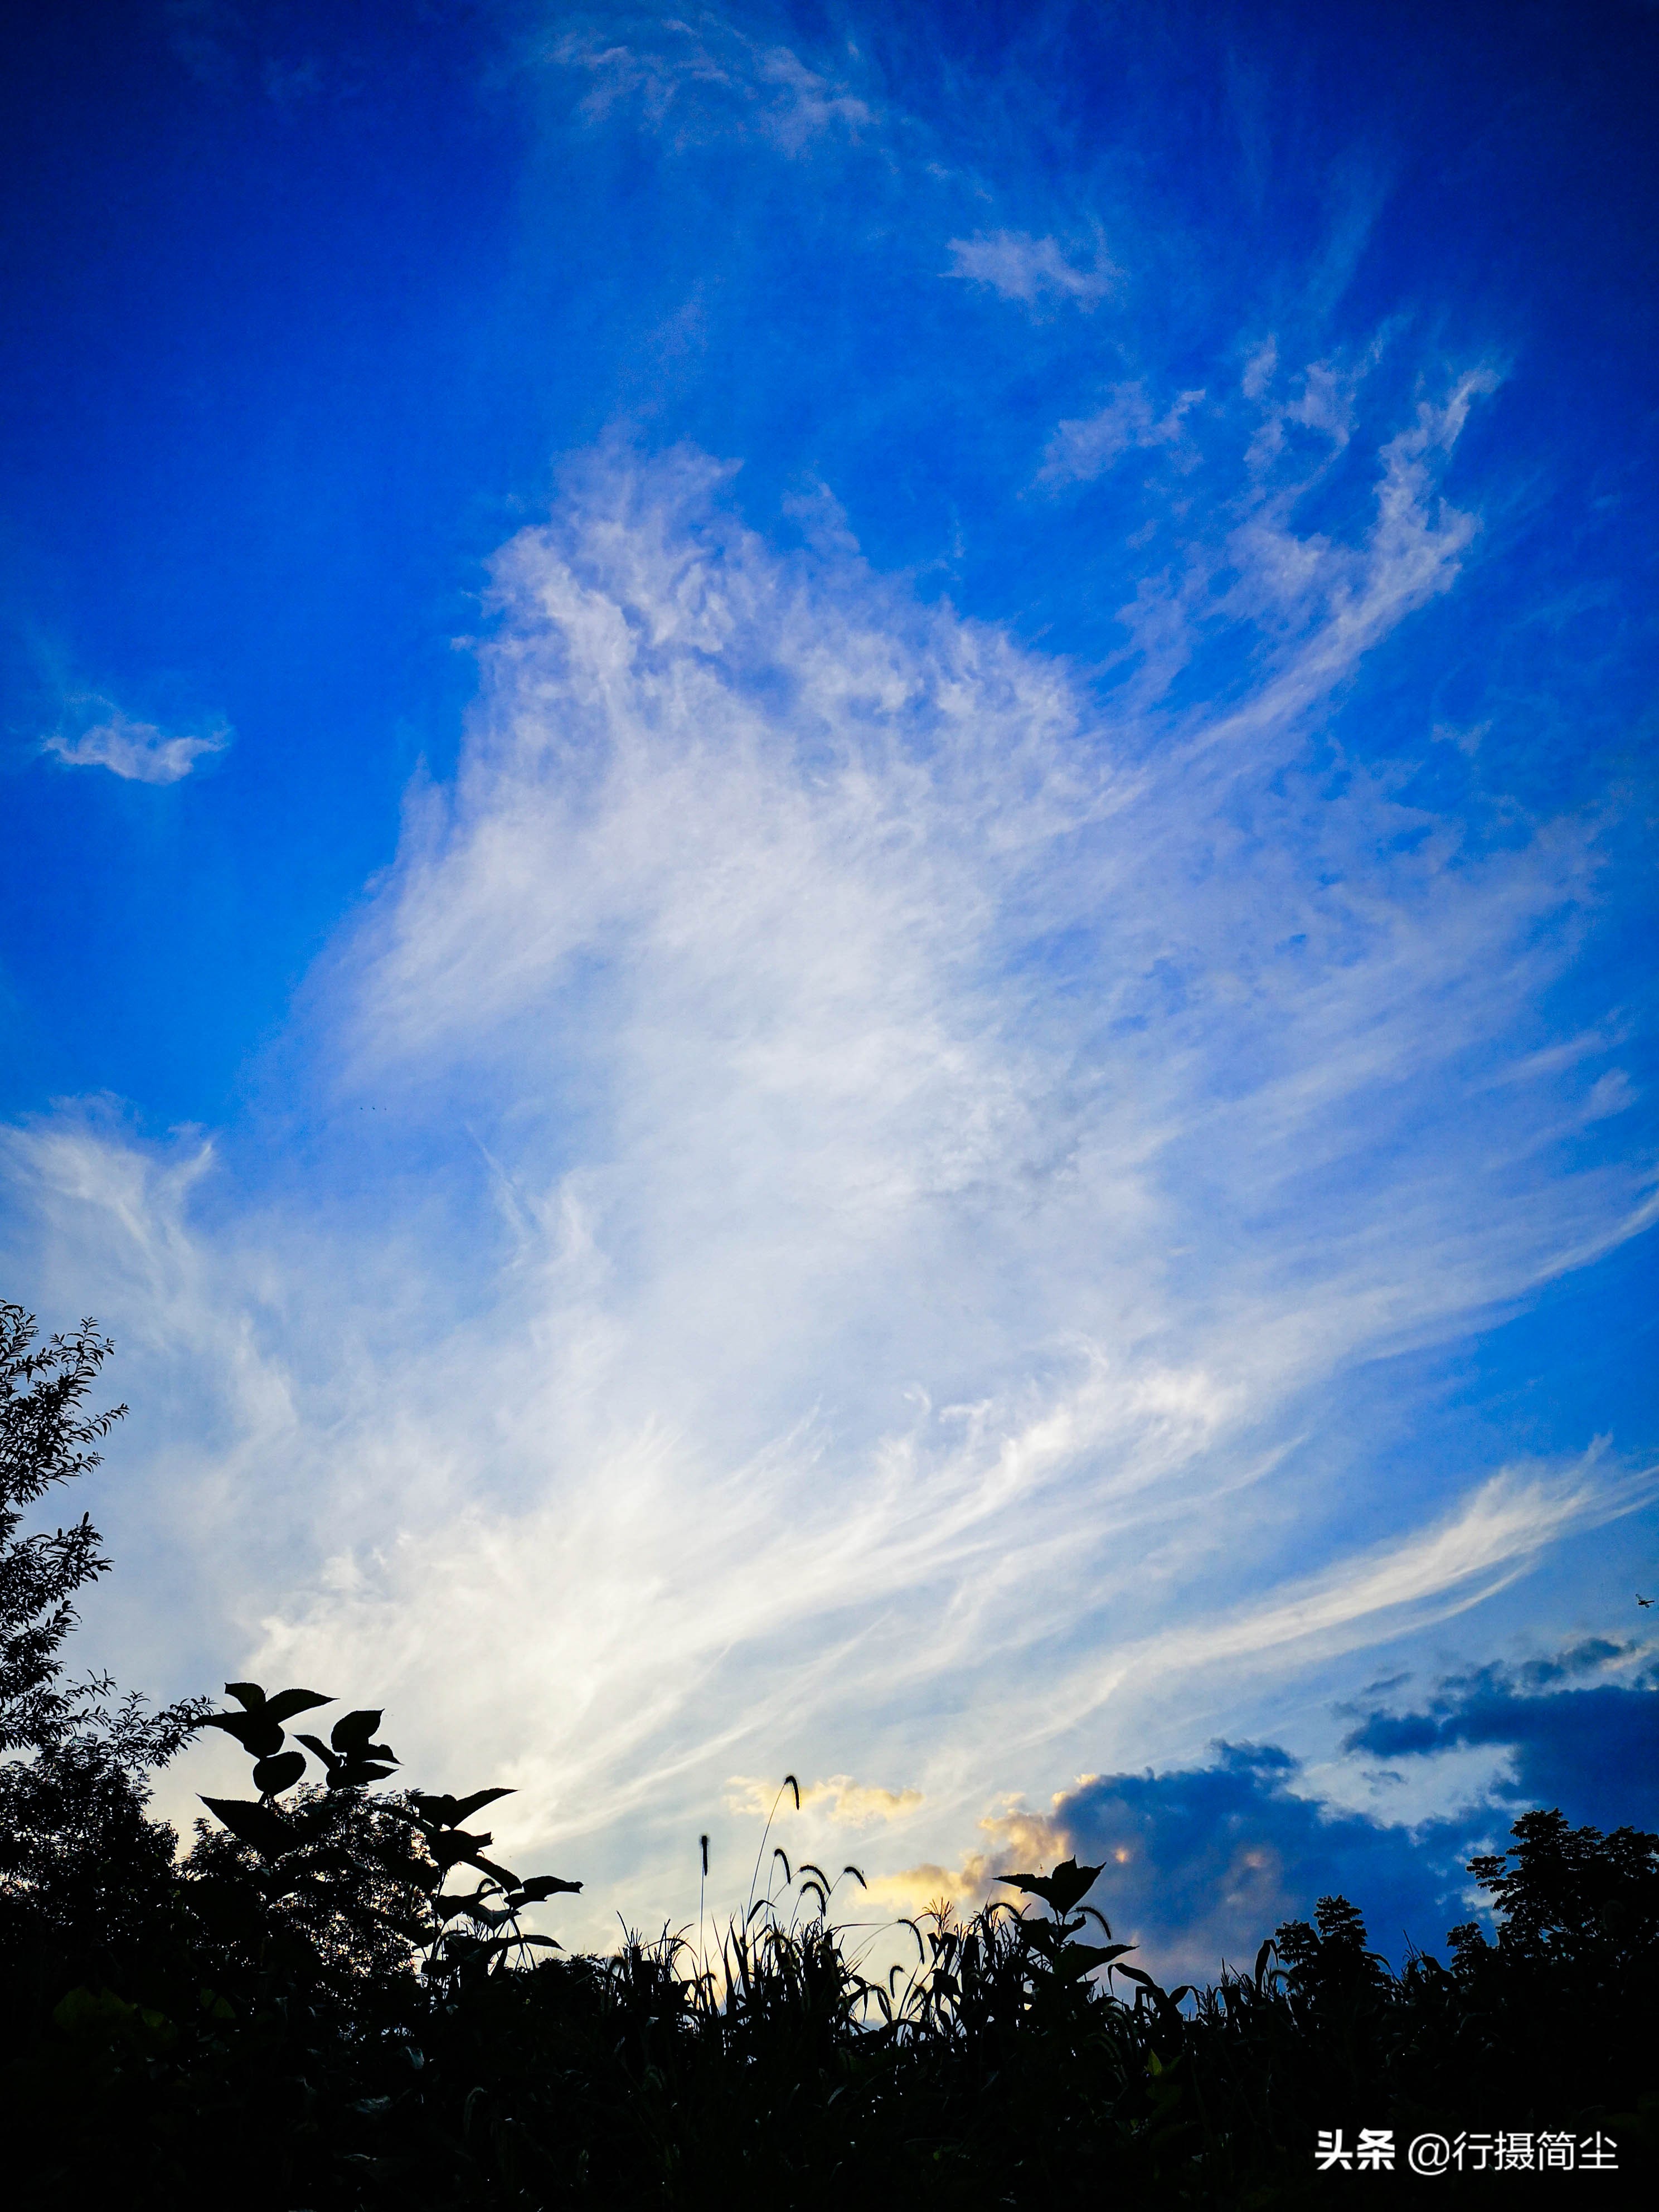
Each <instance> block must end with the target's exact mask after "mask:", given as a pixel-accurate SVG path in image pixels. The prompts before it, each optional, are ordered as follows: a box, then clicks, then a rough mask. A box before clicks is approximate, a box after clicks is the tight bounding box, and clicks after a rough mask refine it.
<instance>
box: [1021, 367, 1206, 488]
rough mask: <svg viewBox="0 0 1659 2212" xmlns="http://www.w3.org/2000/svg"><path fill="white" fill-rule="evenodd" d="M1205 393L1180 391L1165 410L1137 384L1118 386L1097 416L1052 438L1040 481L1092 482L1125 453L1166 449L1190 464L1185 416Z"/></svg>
mask: <svg viewBox="0 0 1659 2212" xmlns="http://www.w3.org/2000/svg"><path fill="white" fill-rule="evenodd" d="M1203 397H1204V394H1203V393H1202V392H1179V393H1177V395H1176V398H1174V399H1173V400H1172V401H1171V402H1170V405H1169V407H1168V408H1167V409H1166V410H1164V413H1163V414H1161V415H1160V414H1159V413H1158V410H1156V409H1155V408H1154V407H1153V405H1152V401H1151V400H1150V399H1149V398H1147V397H1146V387H1145V386H1143V385H1141V384H1139V383H1131V384H1119V385H1116V386H1114V387H1113V390H1112V396H1111V398H1109V400H1108V401H1107V403H1106V404H1105V405H1104V406H1103V408H1101V409H1100V410H1099V412H1098V413H1097V414H1094V415H1087V416H1079V417H1077V418H1075V419H1073V420H1069V421H1066V422H1061V423H1060V427H1059V428H1058V429H1057V430H1056V431H1055V432H1054V435H1053V437H1052V438H1050V440H1049V441H1048V449H1047V451H1046V452H1045V453H1044V454H1043V457H1042V468H1041V469H1040V470H1039V471H1038V472H1037V481H1038V483H1046V484H1070V483H1090V482H1091V481H1092V479H1093V478H1094V477H1100V476H1104V475H1105V473H1106V471H1107V470H1108V469H1109V468H1110V467H1111V466H1112V465H1113V464H1114V463H1115V462H1116V461H1118V460H1121V459H1122V457H1123V455H1124V454H1125V453H1149V452H1152V451H1153V450H1155V449H1156V448H1157V447H1160V446H1162V447H1168V448H1169V449H1170V452H1171V453H1173V454H1174V455H1175V457H1176V459H1177V461H1178V462H1180V463H1182V464H1183V465H1188V466H1190V465H1192V464H1193V463H1194V461H1195V460H1196V459H1197V453H1196V449H1195V448H1194V446H1193V445H1192V443H1191V441H1190V439H1189V437H1188V432H1187V428H1186V417H1187V416H1188V415H1189V414H1190V413H1191V411H1192V410H1193V409H1194V407H1196V406H1197V405H1198V404H1199V402H1200V400H1201V399H1202V398H1203Z"/></svg>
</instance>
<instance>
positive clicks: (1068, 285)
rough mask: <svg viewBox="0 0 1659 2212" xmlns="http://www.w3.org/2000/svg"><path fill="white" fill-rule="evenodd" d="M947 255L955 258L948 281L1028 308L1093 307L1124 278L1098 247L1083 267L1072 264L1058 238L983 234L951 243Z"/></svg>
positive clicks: (1018, 233) (1003, 232)
mask: <svg viewBox="0 0 1659 2212" xmlns="http://www.w3.org/2000/svg"><path fill="white" fill-rule="evenodd" d="M945 251H946V252H947V253H949V255H950V256H951V266H950V268H949V269H948V270H946V271H945V274H946V275H947V276H957V277H961V278H962V279H963V281H964V282H966V283H970V284H983V285H985V286H986V287H987V289H989V290H991V291H993V292H995V293H997V294H999V295H1000V296H1001V297H1002V298H1003V299H1005V300H1013V301H1018V303H1019V304H1020V305H1021V306H1022V307H1038V306H1042V305H1044V304H1046V303H1048V302H1049V301H1072V302H1073V303H1074V304H1075V305H1076V306H1078V307H1084V308H1090V307H1094V306H1096V305H1097V303H1098V302H1099V301H1102V300H1103V299H1104V298H1105V297H1106V296H1107V295H1108V294H1109V292H1110V291H1111V289H1112V288H1113V286H1114V284H1115V283H1116V281H1117V279H1118V276H1119V274H1120V271H1119V270H1116V269H1115V268H1114V267H1113V266H1112V264H1111V263H1110V262H1109V261H1108V260H1107V259H1106V258H1105V257H1104V255H1103V252H1101V250H1100V247H1099V244H1098V241H1097V244H1096V247H1095V251H1094V252H1093V253H1092V255H1091V257H1090V258H1089V259H1088V260H1087V261H1086V262H1085V261H1082V260H1078V259H1074V258H1073V256H1072V255H1071V254H1070V253H1068V252H1067V251H1066V248H1065V247H1064V246H1062V245H1061V244H1060V240H1058V239H1057V238H1048V237H1044V238H1034V237H1033V236H1032V235H1031V234H1030V232H1029V231H1024V230H992V231H981V232H979V233H977V234H975V236H974V237H972V238H952V239H949V240H946V242H945Z"/></svg>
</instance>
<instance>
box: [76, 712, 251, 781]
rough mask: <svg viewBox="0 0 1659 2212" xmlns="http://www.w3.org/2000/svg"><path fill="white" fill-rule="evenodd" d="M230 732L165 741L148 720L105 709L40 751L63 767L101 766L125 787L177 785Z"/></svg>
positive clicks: (222, 743)
mask: <svg viewBox="0 0 1659 2212" xmlns="http://www.w3.org/2000/svg"><path fill="white" fill-rule="evenodd" d="M103 703H105V702H100V704H103ZM231 734H232V733H231V732H230V730H229V729H228V727H221V728H219V729H216V730H211V731H210V732H208V734H207V735H206V736H205V737H190V736H179V737H168V736H167V733H166V732H165V731H163V730H161V729H158V728H157V727H156V726H155V723H154V722H135V721H132V720H130V719H129V718H128V717H127V716H126V715H125V714H122V713H121V711H120V709H119V708H110V710H109V712H108V713H107V714H106V715H105V717H104V719H103V720H101V721H98V722H94V723H93V724H92V725H91V726H89V727H88V728H87V729H84V730H82V732H81V733H80V735H79V736H78V737H75V738H69V737H65V736H64V734H63V732H61V731H59V732H57V733H55V734H54V735H53V736H52V737H49V738H46V739H45V740H44V741H43V744H42V746H41V750H42V751H44V752H48V753H50V754H52V757H53V758H54V759H56V760H60V761H62V762H63V763H64V766H65V767H66V768H106V769H108V770H109V771H110V773H111V775H118V776H120V777H122V778H123V779H124V780H125V781H126V782H129V783H179V782H181V781H183V780H184V778H185V776H187V775H189V774H190V772H191V769H193V768H194V767H195V765H196V763H197V761H198V760H200V759H202V758H203V757H204V755H207V754H210V753H219V752H222V751H223V750H224V749H225V747H226V746H227V745H228V744H229V743H230V740H231Z"/></svg>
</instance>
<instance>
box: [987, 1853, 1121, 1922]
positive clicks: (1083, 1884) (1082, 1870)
mask: <svg viewBox="0 0 1659 2212" xmlns="http://www.w3.org/2000/svg"><path fill="white" fill-rule="evenodd" d="M1105 1865H1106V1862H1105V1861H1104V1860H1102V1861H1101V1863H1100V1864H1099V1865H1098V1866H1079V1864H1078V1863H1077V1861H1076V1860H1075V1859H1062V1860H1061V1861H1060V1864H1059V1865H1058V1866H1057V1867H1056V1868H1055V1869H1054V1872H1053V1873H1052V1874H1000V1875H998V1876H997V1880H998V1881H1006V1883H1007V1884H1008V1887H1010V1888H1011V1889H1018V1890H1023V1891H1024V1893H1025V1894H1026V1895H1027V1896H1028V1897H1040V1898H1041V1899H1042V1901H1043V1903H1044V1904H1045V1905H1048V1907H1049V1908H1050V1910H1051V1911H1053V1912H1054V1915H1055V1917H1057V1918H1059V1919H1061V1920H1063V1919H1064V1918H1065V1917H1066V1914H1067V1913H1068V1912H1070V1911H1071V1910H1072V1908H1073V1905H1077V1904H1079V1902H1080V1901H1081V1900H1082V1899H1084V1898H1085V1897H1086V1896H1087V1894H1088V1893H1089V1892H1090V1890H1091V1889H1092V1888H1093V1887H1094V1886H1095V1884H1096V1882H1097V1881H1099V1879H1100V1877H1101V1875H1102V1874H1103V1872H1104V1871H1105Z"/></svg>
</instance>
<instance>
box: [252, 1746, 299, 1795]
mask: <svg viewBox="0 0 1659 2212" xmlns="http://www.w3.org/2000/svg"><path fill="white" fill-rule="evenodd" d="M305 1771H306V1755H305V1753H304V1752H302V1751H283V1752H278V1753H277V1754H276V1757H275V1758H274V1759H260V1761H259V1762H258V1765H256V1766H255V1768H254V1770H253V1786H254V1788H255V1789H256V1790H263V1791H264V1794H265V1796H268V1797H275V1796H279V1795H280V1794H281V1792H282V1791H283V1790H290V1789H292V1788H293V1786H294V1784H295V1783H296V1782H297V1781H298V1780H299V1779H300V1777H301V1775H302V1774H303V1773H304V1772H305Z"/></svg>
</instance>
